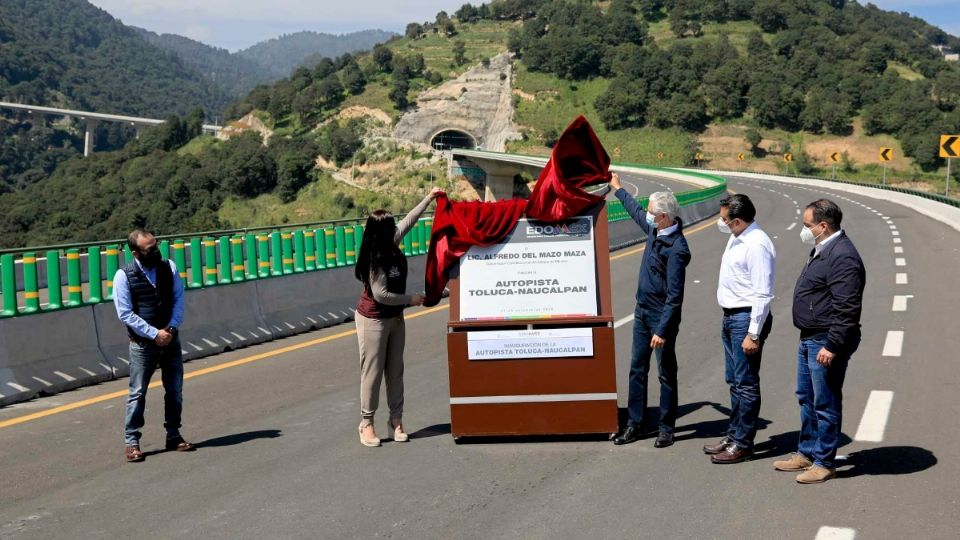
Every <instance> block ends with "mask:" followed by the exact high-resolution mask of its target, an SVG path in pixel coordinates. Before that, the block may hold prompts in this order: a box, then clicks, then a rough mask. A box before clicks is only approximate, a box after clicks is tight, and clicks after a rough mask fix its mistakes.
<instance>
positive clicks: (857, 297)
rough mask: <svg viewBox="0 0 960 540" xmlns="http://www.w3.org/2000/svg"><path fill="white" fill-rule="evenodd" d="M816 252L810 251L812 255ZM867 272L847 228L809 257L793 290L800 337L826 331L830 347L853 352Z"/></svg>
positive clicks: (856, 344) (843, 351)
mask: <svg viewBox="0 0 960 540" xmlns="http://www.w3.org/2000/svg"><path fill="white" fill-rule="evenodd" d="M813 253H814V252H811V253H810V255H811V257H812V256H813ZM866 279H867V273H866V270H865V269H864V267H863V261H862V260H861V259H860V253H858V252H857V248H856V247H854V245H853V242H851V241H850V238H849V237H848V236H847V233H846V232H842V231H841V233H840V235H839V236H837V237H836V238H834V239H833V240H831V241H830V242H829V243H828V244H827V245H826V246H824V247H823V249H822V250H821V251H820V253H819V254H818V255H817V256H816V257H813V258H812V259H810V261H809V262H807V264H806V266H804V267H803V271H802V272H800V277H799V278H797V285H796V287H795V288H794V291H793V325H794V326H796V327H797V328H799V329H800V335H801V337H805V336H810V335H813V334H818V333H823V332H826V333H827V334H828V336H827V340H828V341H827V350H829V351H830V352H832V353H847V354H852V353H853V352H854V351H855V350H856V349H857V347H858V346H859V345H860V313H861V311H862V308H863V288H864V285H865V284H866Z"/></svg>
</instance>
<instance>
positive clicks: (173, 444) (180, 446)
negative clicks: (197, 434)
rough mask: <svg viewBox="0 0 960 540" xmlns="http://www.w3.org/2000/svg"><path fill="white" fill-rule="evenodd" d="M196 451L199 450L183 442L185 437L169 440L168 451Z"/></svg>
mask: <svg viewBox="0 0 960 540" xmlns="http://www.w3.org/2000/svg"><path fill="white" fill-rule="evenodd" d="M196 449H197V448H196V447H195V446H193V445H192V444H190V443H188V442H187V441H185V440H183V437H175V438H173V439H167V450H176V451H177V452H192V451H194V450H196Z"/></svg>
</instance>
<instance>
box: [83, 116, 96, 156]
mask: <svg viewBox="0 0 960 540" xmlns="http://www.w3.org/2000/svg"><path fill="white" fill-rule="evenodd" d="M96 129H97V121H96V120H87V131H86V133H84V134H83V157H87V156H89V155H90V154H92V153H93V134H94V131H95V130H96Z"/></svg>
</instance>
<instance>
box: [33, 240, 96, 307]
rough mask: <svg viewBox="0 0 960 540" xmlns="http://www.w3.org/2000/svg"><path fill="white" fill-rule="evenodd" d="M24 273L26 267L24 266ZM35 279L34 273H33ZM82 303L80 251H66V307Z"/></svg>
mask: <svg viewBox="0 0 960 540" xmlns="http://www.w3.org/2000/svg"><path fill="white" fill-rule="evenodd" d="M24 273H26V265H24ZM34 279H36V273H34ZM82 303H83V285H82V284H81V282H80V250H79V249H68V250H67V305H68V306H71V307H72V306H79V305H80V304H82Z"/></svg>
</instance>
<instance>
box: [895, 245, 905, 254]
mask: <svg viewBox="0 0 960 540" xmlns="http://www.w3.org/2000/svg"><path fill="white" fill-rule="evenodd" d="M893 252H894V253H903V246H895V247H894V248H893Z"/></svg>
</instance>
